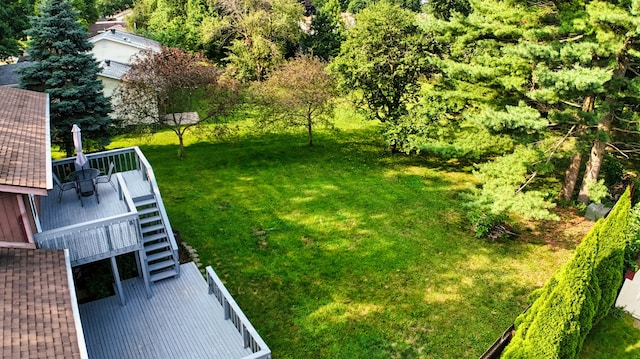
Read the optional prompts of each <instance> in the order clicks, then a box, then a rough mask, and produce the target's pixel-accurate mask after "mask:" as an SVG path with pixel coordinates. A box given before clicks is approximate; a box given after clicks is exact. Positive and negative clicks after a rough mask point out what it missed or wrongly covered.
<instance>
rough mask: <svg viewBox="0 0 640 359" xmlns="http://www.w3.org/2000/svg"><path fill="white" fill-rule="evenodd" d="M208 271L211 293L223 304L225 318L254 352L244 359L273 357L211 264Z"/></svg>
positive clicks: (269, 358)
mask: <svg viewBox="0 0 640 359" xmlns="http://www.w3.org/2000/svg"><path fill="white" fill-rule="evenodd" d="M206 273H207V284H208V285H209V294H212V295H213V296H214V297H215V299H216V301H217V302H218V303H219V304H220V305H221V306H222V308H223V311H224V319H225V320H230V321H231V323H233V325H234V326H235V327H236V329H237V330H238V333H240V335H241V336H242V340H243V343H244V347H245V348H250V349H251V352H252V353H253V354H251V355H248V356H246V357H244V358H243V359H271V350H270V349H269V347H268V346H267V344H266V343H265V342H264V341H263V340H262V338H261V337H260V334H258V332H257V331H256V329H255V328H254V327H253V325H251V322H249V319H247V317H246V316H245V315H244V313H243V312H242V309H240V306H238V304H237V303H236V301H235V300H234V299H233V297H232V296H231V294H230V293H229V291H228V290H227V288H226V287H225V286H224V284H222V281H221V280H220V278H219V277H218V275H217V274H216V272H214V271H213V268H211V266H208V267H207V268H206Z"/></svg>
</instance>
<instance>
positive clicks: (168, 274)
mask: <svg viewBox="0 0 640 359" xmlns="http://www.w3.org/2000/svg"><path fill="white" fill-rule="evenodd" d="M177 275H178V271H177V270H176V269H175V268H174V269H169V270H166V271H162V272H158V273H155V274H152V275H151V277H149V280H151V282H157V281H159V280H162V279H167V278H171V277H175V276H177Z"/></svg>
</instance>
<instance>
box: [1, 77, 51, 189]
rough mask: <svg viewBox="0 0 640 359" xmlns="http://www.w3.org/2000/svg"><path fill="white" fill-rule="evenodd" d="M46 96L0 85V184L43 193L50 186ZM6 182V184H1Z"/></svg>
mask: <svg viewBox="0 0 640 359" xmlns="http://www.w3.org/2000/svg"><path fill="white" fill-rule="evenodd" d="M48 103H49V100H48V96H47V94H45V93H41V92H34V91H27V90H21V89H17V88H10V87H0V188H2V190H3V191H5V192H16V193H35V194H46V190H47V189H51V187H52V185H51V181H48V183H49V184H48V186H49V188H47V179H48V177H49V175H48V174H47V168H51V166H50V163H51V158H50V157H51V156H50V153H51V152H50V147H49V146H50V144H49V142H50V141H49V124H48V123H49V113H48V107H49V106H48ZM5 186H9V187H5Z"/></svg>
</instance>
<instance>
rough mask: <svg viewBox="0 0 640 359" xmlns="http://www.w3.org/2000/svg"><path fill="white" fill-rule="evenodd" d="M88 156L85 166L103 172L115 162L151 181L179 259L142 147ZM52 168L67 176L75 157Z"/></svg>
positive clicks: (118, 168) (117, 166) (121, 168)
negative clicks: (138, 172)
mask: <svg viewBox="0 0 640 359" xmlns="http://www.w3.org/2000/svg"><path fill="white" fill-rule="evenodd" d="M86 156H87V161H88V164H87V165H85V167H91V168H97V169H99V170H100V171H101V172H103V173H105V172H107V171H108V169H109V163H111V162H113V163H114V164H115V172H116V173H117V172H125V171H133V170H137V171H140V175H141V176H142V179H143V180H145V181H148V182H149V189H150V191H151V193H153V195H154V197H155V198H156V202H157V204H158V210H159V212H160V216H161V217H162V221H163V222H164V225H165V227H166V232H167V236H168V237H169V243H170V244H171V251H172V254H173V257H174V260H176V261H178V260H179V257H178V243H177V242H176V239H175V237H174V235H173V230H172V229H171V224H170V223H169V218H168V216H167V212H166V210H165V208H164V203H163V201H162V196H161V195H160V190H159V189H158V183H157V182H156V177H155V174H154V173H153V168H152V167H151V164H150V163H149V161H147V158H146V157H145V156H144V154H143V153H142V151H141V150H140V148H138V147H137V146H135V147H127V148H121V149H117V150H109V151H102V152H96V153H89V154H87V155H86ZM52 168H53V172H54V173H55V174H56V175H57V176H58V178H67V177H68V176H69V175H70V174H71V173H72V172H73V171H75V170H76V165H75V157H70V158H65V159H62V160H57V161H53V162H52ZM177 268H178V270H180V266H177ZM178 274H179V273H178Z"/></svg>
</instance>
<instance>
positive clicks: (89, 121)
mask: <svg viewBox="0 0 640 359" xmlns="http://www.w3.org/2000/svg"><path fill="white" fill-rule="evenodd" d="M39 10H40V13H39V15H38V16H37V17H35V18H34V19H33V27H32V28H31V29H29V30H28V31H27V34H28V35H29V38H30V40H29V48H28V49H27V52H28V54H29V58H30V60H31V61H33V64H31V65H30V66H28V67H25V68H23V69H21V83H20V85H21V87H23V88H26V89H29V90H34V91H40V92H46V93H48V94H49V99H50V118H51V138H52V142H53V143H54V144H57V145H60V146H61V147H62V148H64V149H65V151H66V153H67V155H68V156H71V155H72V154H73V140H72V136H71V127H72V125H73V124H78V125H79V126H80V128H81V129H82V132H83V135H84V136H85V139H86V140H85V141H83V144H85V145H88V144H90V143H92V142H93V143H97V144H98V145H99V146H104V145H106V144H107V143H108V142H109V137H110V133H109V128H110V125H111V119H110V118H109V112H110V111H111V104H110V103H109V100H108V99H107V98H105V97H104V95H103V93H102V91H103V87H102V82H100V80H98V78H97V75H98V73H99V72H100V69H99V67H98V63H97V62H96V60H95V59H94V58H93V55H92V54H91V53H90V52H88V51H89V50H91V48H92V44H91V43H90V42H89V41H87V37H88V36H87V32H86V30H85V28H84V27H83V26H82V25H81V24H80V22H78V12H77V11H76V10H74V9H73V7H72V5H71V3H70V2H69V1H67V0H62V1H58V0H45V1H44V2H43V3H42V5H41V6H40V8H39Z"/></svg>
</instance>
